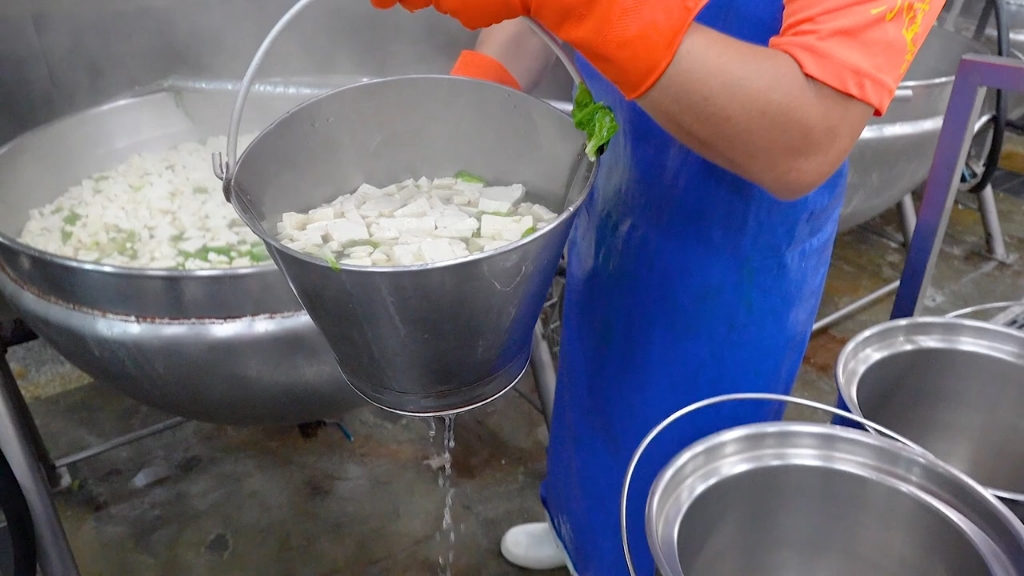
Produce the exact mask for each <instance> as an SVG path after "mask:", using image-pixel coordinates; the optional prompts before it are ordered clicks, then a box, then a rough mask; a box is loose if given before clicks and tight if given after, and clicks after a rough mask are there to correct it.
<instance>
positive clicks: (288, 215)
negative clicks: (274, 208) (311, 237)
mask: <svg viewBox="0 0 1024 576" xmlns="http://www.w3.org/2000/svg"><path fill="white" fill-rule="evenodd" d="M308 223H309V216H307V215H306V214H299V213H297V212H285V213H284V214H282V215H281V224H284V229H285V230H303V229H305V228H306V224H308ZM282 232H283V230H282Z"/></svg>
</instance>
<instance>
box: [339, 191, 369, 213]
mask: <svg viewBox="0 0 1024 576" xmlns="http://www.w3.org/2000/svg"><path fill="white" fill-rule="evenodd" d="M364 203H365V200H364V199H363V197H362V196H353V195H351V194H347V195H345V196H342V197H341V198H339V199H337V200H335V202H334V205H335V206H337V208H338V210H341V211H342V212H348V211H349V210H358V209H359V207H360V206H362V205H363V204H364Z"/></svg>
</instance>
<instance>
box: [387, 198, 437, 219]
mask: <svg viewBox="0 0 1024 576" xmlns="http://www.w3.org/2000/svg"><path fill="white" fill-rule="evenodd" d="M429 211H430V203H429V202H427V200H426V199H424V198H420V199H418V200H416V201H414V202H412V203H411V204H408V205H406V206H403V207H402V208H399V209H398V210H395V216H396V217H398V218H420V217H422V216H426V215H427V212H429Z"/></svg>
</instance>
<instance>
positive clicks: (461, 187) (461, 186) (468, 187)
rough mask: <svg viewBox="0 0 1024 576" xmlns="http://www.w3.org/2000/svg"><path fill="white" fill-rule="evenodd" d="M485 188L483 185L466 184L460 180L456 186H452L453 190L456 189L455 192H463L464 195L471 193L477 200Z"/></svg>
mask: <svg viewBox="0 0 1024 576" xmlns="http://www.w3.org/2000/svg"><path fill="white" fill-rule="evenodd" d="M483 187H484V185H483V184H478V183H476V182H464V181H462V180H459V181H458V182H456V183H455V185H454V186H452V188H454V189H455V190H458V191H459V192H462V193H467V192H469V193H472V194H473V195H475V196H476V197H477V198H479V197H480V190H481V189H482V188H483ZM467 195H468V194H467Z"/></svg>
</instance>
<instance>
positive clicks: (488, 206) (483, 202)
mask: <svg viewBox="0 0 1024 576" xmlns="http://www.w3.org/2000/svg"><path fill="white" fill-rule="evenodd" d="M477 208H479V209H480V211H481V212H486V213H488V214H508V213H509V212H511V211H512V203H511V202H502V201H501V200H490V199H488V198H484V197H483V196H481V197H480V203H479V204H477Z"/></svg>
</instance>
